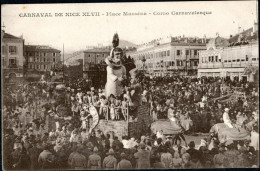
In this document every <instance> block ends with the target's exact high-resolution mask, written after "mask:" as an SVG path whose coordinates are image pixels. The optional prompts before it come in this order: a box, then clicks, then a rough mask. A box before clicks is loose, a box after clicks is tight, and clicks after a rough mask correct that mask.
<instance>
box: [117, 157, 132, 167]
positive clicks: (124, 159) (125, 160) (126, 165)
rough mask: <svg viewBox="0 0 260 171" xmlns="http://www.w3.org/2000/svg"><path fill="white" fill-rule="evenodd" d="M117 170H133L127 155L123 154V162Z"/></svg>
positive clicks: (118, 165)
mask: <svg viewBox="0 0 260 171" xmlns="http://www.w3.org/2000/svg"><path fill="white" fill-rule="evenodd" d="M117 169H119V170H130V169H132V164H131V162H130V161H129V160H127V156H126V154H125V153H121V161H120V162H119V163H118V164H117Z"/></svg>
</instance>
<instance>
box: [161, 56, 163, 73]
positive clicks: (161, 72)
mask: <svg viewBox="0 0 260 171" xmlns="http://www.w3.org/2000/svg"><path fill="white" fill-rule="evenodd" d="M162 73H163V60H161V76H162Z"/></svg>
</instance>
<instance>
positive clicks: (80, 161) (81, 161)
mask: <svg viewBox="0 0 260 171" xmlns="http://www.w3.org/2000/svg"><path fill="white" fill-rule="evenodd" d="M82 150H83V149H82V147H80V146H78V147H77V151H76V153H75V154H74V155H73V157H72V158H71V167H72V168H74V169H85V168H86V166H87V163H86V161H87V160H86V157H85V156H84V155H82V154H81V152H82Z"/></svg>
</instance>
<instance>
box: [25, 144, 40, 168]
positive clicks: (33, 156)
mask: <svg viewBox="0 0 260 171" xmlns="http://www.w3.org/2000/svg"><path fill="white" fill-rule="evenodd" d="M38 143H39V142H38V141H36V140H34V141H33V142H32V148H30V149H29V150H28V155H29V157H30V163H31V169H32V170H37V169H39V167H38V157H39V155H40V153H41V149H40V148H39V146H38Z"/></svg>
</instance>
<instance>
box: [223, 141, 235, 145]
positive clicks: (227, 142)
mask: <svg viewBox="0 0 260 171" xmlns="http://www.w3.org/2000/svg"><path fill="white" fill-rule="evenodd" d="M231 144H233V140H227V141H226V143H225V145H226V146H229V145H231Z"/></svg>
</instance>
